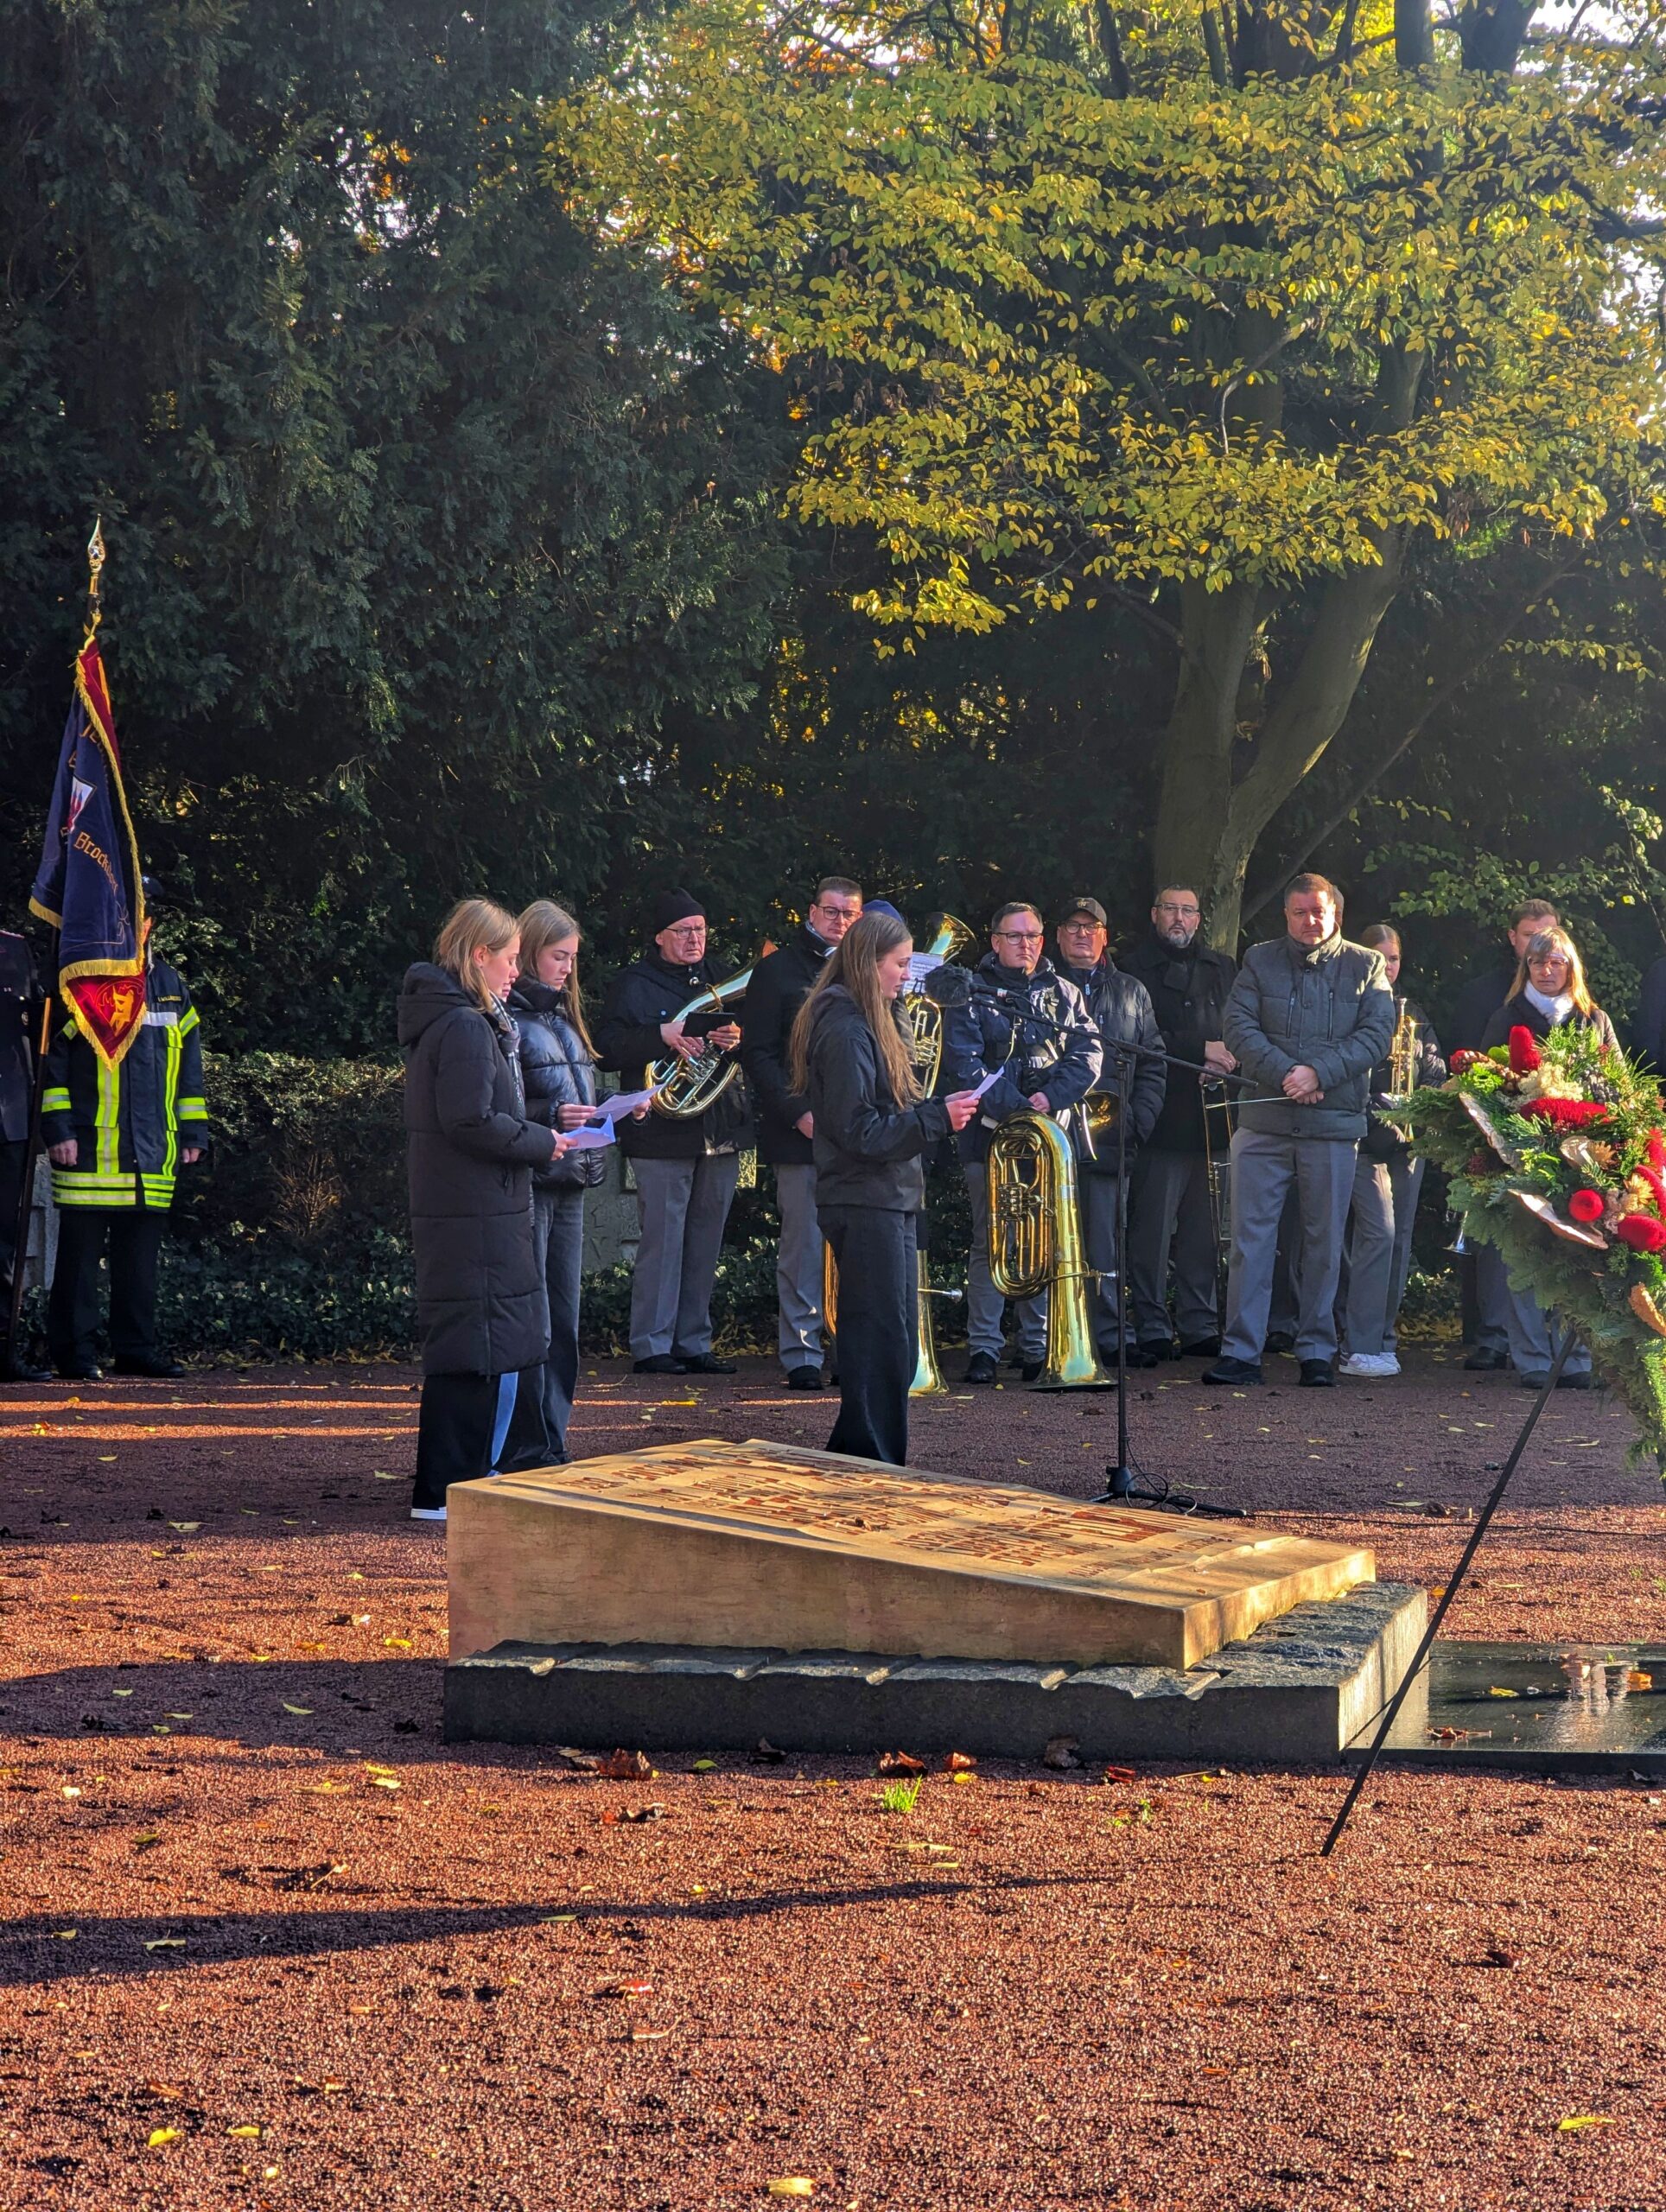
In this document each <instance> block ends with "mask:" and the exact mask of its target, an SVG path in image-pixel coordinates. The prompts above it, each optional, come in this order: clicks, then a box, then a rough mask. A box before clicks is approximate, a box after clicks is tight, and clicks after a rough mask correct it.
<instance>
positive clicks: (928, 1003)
mask: <svg viewBox="0 0 1666 2212" xmlns="http://www.w3.org/2000/svg"><path fill="white" fill-rule="evenodd" d="M925 926H926V929H927V930H928V931H930V932H931V936H930V941H929V942H928V943H927V944H925V945H923V946H922V947H921V950H922V951H924V952H925V953H926V954H928V955H929V956H931V957H933V958H935V959H938V960H952V959H953V958H954V957H955V955H956V954H957V952H961V951H963V950H965V948H966V946H968V945H969V944H970V943H971V941H972V933H971V931H970V930H969V929H968V928H967V926H966V925H965V923H964V922H963V921H959V920H957V918H956V917H955V916H954V915H953V914H933V915H932V916H931V917H930V918H928V920H927V922H926V925H925ZM929 980H930V979H929V978H926V979H925V980H924V981H922V982H919V983H911V984H910V985H909V986H908V988H906V990H905V991H904V992H903V993H902V995H901V996H900V998H899V1000H898V1001H897V1005H898V1011H899V1012H900V1014H901V1017H902V1029H903V1035H904V1037H905V1038H906V1040H907V1045H908V1050H909V1052H910V1054H911V1055H912V1059H913V1063H914V1073H915V1074H916V1075H917V1076H918V1077H919V1087H920V1089H921V1090H922V1091H923V1092H924V1093H925V1096H926V1097H928V1098H929V1097H930V1096H932V1092H933V1091H934V1090H936V1089H937V1080H938V1076H939V1075H940V1074H941V1073H942V1071H943V1008H942V1007H940V1006H939V1005H938V1002H937V1001H936V1000H935V999H933V998H929V997H927V995H926V991H925V982H926V981H929Z"/></svg>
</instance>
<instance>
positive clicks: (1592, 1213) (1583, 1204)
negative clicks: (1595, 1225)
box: [1567, 1191, 1603, 1221]
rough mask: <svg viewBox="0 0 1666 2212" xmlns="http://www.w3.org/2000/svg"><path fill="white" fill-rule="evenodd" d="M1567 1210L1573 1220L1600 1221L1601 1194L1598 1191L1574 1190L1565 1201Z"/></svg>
mask: <svg viewBox="0 0 1666 2212" xmlns="http://www.w3.org/2000/svg"><path fill="white" fill-rule="evenodd" d="M1567 1211H1568V1212H1569V1213H1570V1214H1572V1216H1573V1217H1574V1220H1575V1221H1600V1220H1601V1219H1602V1211H1603V1196H1602V1192H1600V1191H1575V1192H1574V1193H1573V1195H1572V1197H1571V1198H1569V1199H1568V1201H1567Z"/></svg>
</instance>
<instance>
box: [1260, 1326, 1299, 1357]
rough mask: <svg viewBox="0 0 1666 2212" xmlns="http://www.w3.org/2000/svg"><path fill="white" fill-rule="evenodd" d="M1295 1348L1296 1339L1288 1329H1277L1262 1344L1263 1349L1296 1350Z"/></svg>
mask: <svg viewBox="0 0 1666 2212" xmlns="http://www.w3.org/2000/svg"><path fill="white" fill-rule="evenodd" d="M1295 1348H1296V1340H1295V1338H1294V1337H1293V1336H1292V1335H1291V1334H1290V1332H1289V1331H1288V1329H1275V1330H1274V1332H1273V1333H1272V1335H1271V1336H1270V1337H1269V1338H1268V1339H1267V1341H1266V1343H1265V1344H1263V1345H1262V1351H1281V1352H1283V1351H1294V1350H1295Z"/></svg>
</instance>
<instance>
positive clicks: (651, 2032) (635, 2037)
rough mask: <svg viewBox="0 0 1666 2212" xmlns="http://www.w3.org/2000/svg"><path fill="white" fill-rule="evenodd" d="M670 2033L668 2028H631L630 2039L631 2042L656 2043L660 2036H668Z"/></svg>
mask: <svg viewBox="0 0 1666 2212" xmlns="http://www.w3.org/2000/svg"><path fill="white" fill-rule="evenodd" d="M670 2033H671V2030H670V2029H669V2028H633V2029H632V2030H631V2041H632V2042H633V2043H658V2042H659V2041H660V2039H661V2037H664V2036H668V2035H669V2034H670Z"/></svg>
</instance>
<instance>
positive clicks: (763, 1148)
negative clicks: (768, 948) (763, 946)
mask: <svg viewBox="0 0 1666 2212" xmlns="http://www.w3.org/2000/svg"><path fill="white" fill-rule="evenodd" d="M832 950H833V948H832V946H831V945H830V944H828V942H827V940H826V939H825V938H819V937H817V934H816V932H815V931H814V930H812V929H811V928H810V927H809V926H808V925H804V924H801V925H799V927H798V931H797V932H796V933H795V935H794V937H793V939H792V944H784V945H783V946H782V947H781V948H780V950H779V952H772V953H770V954H768V955H767V956H766V957H765V958H764V959H762V960H760V962H759V963H758V965H757V966H756V967H755V968H754V969H753V971H752V982H750V984H749V985H748V986H747V1000H746V1009H745V1033H744V1034H743V1036H742V1037H741V1066H742V1067H743V1068H744V1069H745V1070H746V1071H747V1084H748V1085H749V1086H750V1088H751V1091H752V1097H753V1103H754V1108H755V1109H756V1112H757V1117H758V1157H759V1158H760V1160H768V1161H769V1162H770V1163H771V1165H772V1166H776V1167H807V1166H809V1165H810V1163H811V1160H813V1159H814V1157H815V1153H814V1150H813V1148H812V1147H811V1141H810V1139H809V1138H808V1137H807V1136H805V1135H804V1132H803V1130H802V1129H800V1128H798V1126H797V1124H798V1122H801V1121H802V1120H803V1119H804V1116H805V1115H806V1114H807V1113H808V1112H809V1111H810V1101H809V1099H808V1098H806V1097H804V1096H803V1095H802V1093H800V1092H798V1091H795V1090H793V1088H792V1077H791V1076H790V1075H789V1073H788V1071H787V1039H789V1038H790V1037H791V1036H792V1025H793V1022H794V1021H795V1020H797V1019H798V1009H799V1007H801V1006H802V1005H803V1004H804V1001H805V1000H806V999H807V998H808V997H809V996H810V994H811V991H812V990H813V989H814V988H815V987H816V978H817V976H819V975H820V974H821V972H822V968H823V963H825V961H826V960H827V957H828V956H829V954H830V952H831V951H832Z"/></svg>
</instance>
